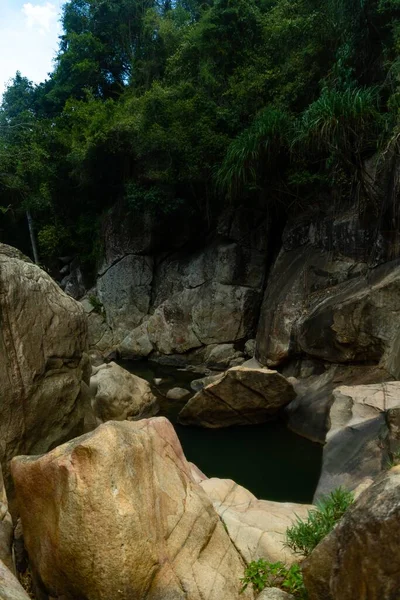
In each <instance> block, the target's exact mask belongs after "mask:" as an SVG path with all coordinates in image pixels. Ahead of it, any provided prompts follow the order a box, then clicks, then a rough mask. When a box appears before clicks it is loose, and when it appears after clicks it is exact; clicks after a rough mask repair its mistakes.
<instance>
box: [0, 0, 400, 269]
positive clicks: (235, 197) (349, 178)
mask: <svg viewBox="0 0 400 600" xmlns="http://www.w3.org/2000/svg"><path fill="white" fill-rule="evenodd" d="M62 25H63V35H62V36H61V39H60V45H59V50H58V54H57V56H56V59H55V63H54V70H53V72H52V73H50V74H49V77H48V79H47V80H46V81H44V82H43V83H41V84H40V85H34V84H33V83H32V82H30V81H29V80H28V79H26V78H25V77H24V76H23V74H20V73H17V74H16V76H15V78H14V79H13V81H12V82H11V83H10V85H9V86H8V88H7V90H6V92H5V94H4V97H3V101H2V104H1V109H0V210H1V213H0V239H1V240H2V241H5V242H8V243H12V244H14V245H18V246H19V247H21V248H23V249H24V250H26V251H27V252H30V245H29V235H28V229H27V218H26V217H27V215H28V217H30V218H31V220H32V221H33V224H34V227H35V230H36V235H37V240H38V250H39V256H40V261H41V262H42V263H44V264H50V263H51V261H52V260H53V259H54V257H56V256H59V255H60V254H62V253H72V254H78V255H79V256H80V258H81V260H82V261H83V262H84V263H86V265H87V266H88V268H89V267H90V266H93V265H94V264H95V263H96V259H97V256H98V254H99V252H100V251H101V248H100V241H99V240H100V236H99V235H98V233H99V231H100V227H101V220H102V216H103V215H104V214H105V213H106V212H107V211H108V210H109V209H110V207H112V206H113V205H115V204H116V203H122V205H123V206H124V207H125V210H126V211H129V212H132V213H134V212H135V211H144V210H146V211H153V212H155V213H156V214H157V215H159V217H160V218H163V215H165V213H170V212H171V211H176V210H178V209H179V211H180V213H182V211H183V213H185V212H186V213H187V214H188V215H189V214H190V215H192V216H193V215H195V216H196V218H197V217H198V218H200V219H201V220H202V221H204V222H208V223H210V222H212V220H213V218H214V217H215V215H216V214H218V212H219V211H220V210H221V208H222V207H223V206H224V205H226V204H227V203H241V202H246V203H252V202H254V203H257V204H258V205H260V204H261V205H262V206H263V207H264V208H265V210H270V211H274V214H275V213H276V214H288V213H293V212H295V211H300V210H304V208H305V207H307V206H308V205H313V204H315V203H316V202H321V201H322V200H321V199H322V198H324V195H325V196H327V195H328V194H329V198H330V201H332V190H333V191H334V197H335V199H336V201H338V202H341V201H346V199H347V198H349V197H350V196H351V197H352V198H354V197H357V198H359V199H360V206H365V205H366V204H367V205H368V207H369V209H371V210H372V211H375V213H376V215H377V216H378V217H379V211H380V210H381V209H380V207H379V206H377V205H376V198H375V193H374V189H373V186H372V185H371V184H370V181H369V175H368V169H367V168H366V164H367V162H366V161H367V159H368V158H369V157H371V156H373V155H378V156H381V157H388V156H391V155H393V154H395V153H396V152H397V149H398V148H397V146H398V142H399V139H400V127H399V124H400V120H399V116H400V112H399V110H400V0H175V1H174V0H70V1H69V2H68V3H66V4H65V6H64V8H63V13H62Z"/></svg>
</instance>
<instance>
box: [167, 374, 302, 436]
mask: <svg viewBox="0 0 400 600" xmlns="http://www.w3.org/2000/svg"><path fill="white" fill-rule="evenodd" d="M294 397H295V392H294V390H293V386H292V385H291V383H289V382H288V381H287V380H286V379H285V378H284V377H283V376H282V375H280V373H278V372H277V371H271V370H270V369H267V368H263V367H260V368H249V367H247V366H245V365H242V366H239V367H233V368H232V369H229V370H228V371H226V372H225V373H224V375H223V377H221V378H219V379H218V380H216V381H214V382H212V383H211V384H209V385H208V386H207V387H205V388H204V389H202V390H200V391H199V392H198V393H197V394H196V395H195V396H194V397H193V398H191V399H190V400H189V402H188V403H187V404H186V405H185V406H184V408H183V409H182V410H181V412H180V413H179V421H180V423H183V424H184V425H201V426H203V427H229V426H230V425H249V424H255V423H264V422H265V421H268V420H270V419H271V418H273V417H274V416H275V415H276V414H277V412H278V411H279V409H280V408H282V407H283V406H285V405H286V404H288V403H289V402H290V401H291V400H293V398H294Z"/></svg>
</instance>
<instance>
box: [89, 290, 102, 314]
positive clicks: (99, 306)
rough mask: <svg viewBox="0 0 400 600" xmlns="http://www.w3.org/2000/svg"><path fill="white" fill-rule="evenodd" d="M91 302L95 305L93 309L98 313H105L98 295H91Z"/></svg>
mask: <svg viewBox="0 0 400 600" xmlns="http://www.w3.org/2000/svg"><path fill="white" fill-rule="evenodd" d="M89 302H90V304H91V305H92V306H93V310H94V312H95V313H97V314H98V315H104V306H103V303H102V302H101V300H99V299H98V298H97V296H93V295H92V296H89Z"/></svg>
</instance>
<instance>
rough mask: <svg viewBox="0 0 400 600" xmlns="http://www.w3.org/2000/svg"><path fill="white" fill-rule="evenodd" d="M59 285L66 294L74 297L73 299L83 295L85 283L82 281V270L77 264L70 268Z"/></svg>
mask: <svg viewBox="0 0 400 600" xmlns="http://www.w3.org/2000/svg"><path fill="white" fill-rule="evenodd" d="M61 287H62V289H63V290H64V291H65V293H66V294H68V295H69V296H71V297H72V298H75V300H79V298H82V296H84V295H85V292H86V289H85V284H84V283H83V276H82V271H81V270H80V268H79V266H76V267H74V268H71V271H70V273H69V275H67V276H66V277H64V279H63V285H62V286H61Z"/></svg>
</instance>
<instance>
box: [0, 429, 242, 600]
mask: <svg viewBox="0 0 400 600" xmlns="http://www.w3.org/2000/svg"><path fill="white" fill-rule="evenodd" d="M12 473H13V478H14V481H15V487H16V491H17V498H18V503H19V507H20V512H21V519H22V524H23V529H24V537H25V544H26V548H27V550H28V553H29V556H30V559H31V561H32V565H33V569H34V572H35V573H37V575H38V576H39V577H40V579H41V581H42V585H44V586H45V588H46V590H47V591H48V593H49V594H50V595H51V596H55V597H57V596H63V597H65V598H66V599H69V600H73V599H76V598H88V599H90V600H110V599H111V598H119V599H120V600H132V598H142V599H143V600H167V598H171V600H172V599H173V600H178V599H182V600H201V599H202V598H208V599H209V600H239V599H240V598H243V599H244V600H249V599H251V598H253V593H252V592H251V591H250V590H248V591H247V592H246V593H245V594H244V595H243V596H240V595H239V592H240V587H241V584H240V578H241V577H242V576H243V572H244V561H243V560H242V558H241V557H240V555H239V553H238V552H237V550H236V549H235V547H234V545H233V544H232V542H231V540H230V538H229V536H228V534H227V532H226V531H225V529H224V527H223V524H222V522H221V520H220V518H219V516H218V515H217V513H216V512H215V510H214V508H213V506H212V503H211V501H210V500H209V499H208V497H207V495H206V494H205V492H204V491H203V490H202V489H201V487H199V485H198V484H197V483H196V482H195V479H194V477H193V475H192V469H191V466H190V465H189V464H188V463H187V461H186V459H185V457H184V455H183V452H182V448H181V446H180V444H179V441H178V438H177V436H176V434H175V431H174V429H173V427H172V425H171V424H170V423H169V422H168V421H167V420H166V419H164V418H155V419H149V420H142V421H138V422H134V423H132V422H128V421H123V422H109V423H106V424H105V425H101V426H100V427H98V428H97V429H96V430H95V431H94V432H92V433H90V434H87V435H85V436H82V437H80V438H77V439H75V440H73V441H71V442H69V443H67V444H65V445H63V446H59V447H58V448H56V449H54V450H53V451H52V452H50V453H49V454H46V455H44V456H39V457H18V458H15V459H14V461H13V463H12Z"/></svg>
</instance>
